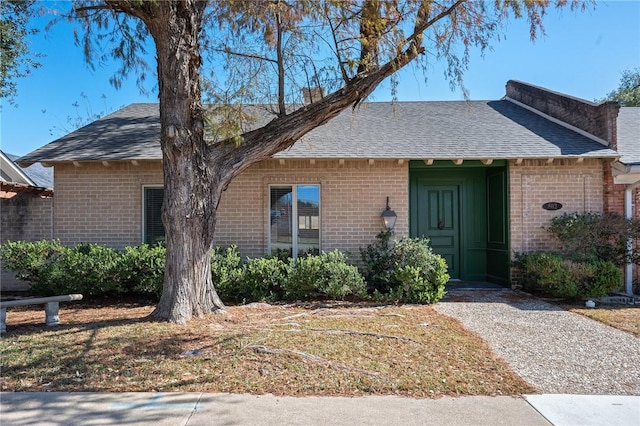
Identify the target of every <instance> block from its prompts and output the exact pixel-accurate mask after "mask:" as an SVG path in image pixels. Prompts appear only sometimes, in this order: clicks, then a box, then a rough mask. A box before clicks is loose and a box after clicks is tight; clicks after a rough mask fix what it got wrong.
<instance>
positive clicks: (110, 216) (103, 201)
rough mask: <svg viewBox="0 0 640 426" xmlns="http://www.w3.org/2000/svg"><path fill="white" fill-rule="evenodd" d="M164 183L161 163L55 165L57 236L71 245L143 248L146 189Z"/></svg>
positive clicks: (55, 224) (55, 221) (55, 222)
mask: <svg viewBox="0 0 640 426" xmlns="http://www.w3.org/2000/svg"><path fill="white" fill-rule="evenodd" d="M162 182H163V178H162V164H161V163H160V162H159V161H155V162H139V163H138V165H133V164H131V163H128V162H110V163H109V166H104V165H103V164H102V163H80V167H76V166H74V165H73V164H70V163H69V164H60V165H56V166H55V187H56V195H55V214H54V237H55V238H58V239H60V241H62V243H64V244H68V245H74V244H78V243H99V244H105V245H108V246H110V247H114V248H123V247H125V246H127V245H137V244H140V242H141V240H142V187H143V185H160V186H162Z"/></svg>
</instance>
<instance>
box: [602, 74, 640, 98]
mask: <svg viewBox="0 0 640 426" xmlns="http://www.w3.org/2000/svg"><path fill="white" fill-rule="evenodd" d="M605 101H616V102H618V103H619V104H620V105H622V106H625V107H637V106H640V68H635V69H627V70H624V71H622V77H621V78H620V85H619V86H618V88H617V89H616V90H614V91H612V92H610V93H609V94H608V95H607V96H606V97H604V98H603V99H600V102H605Z"/></svg>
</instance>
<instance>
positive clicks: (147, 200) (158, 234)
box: [143, 188, 165, 244]
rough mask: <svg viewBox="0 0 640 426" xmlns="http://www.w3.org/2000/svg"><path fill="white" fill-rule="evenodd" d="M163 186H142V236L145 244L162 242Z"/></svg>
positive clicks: (163, 235) (163, 236)
mask: <svg viewBox="0 0 640 426" xmlns="http://www.w3.org/2000/svg"><path fill="white" fill-rule="evenodd" d="M163 197H164V189H163V188H144V212H143V216H144V228H143V229H144V236H143V240H144V242H145V243H147V244H156V243H158V242H164V240H165V234H164V225H163V224H162V199H163Z"/></svg>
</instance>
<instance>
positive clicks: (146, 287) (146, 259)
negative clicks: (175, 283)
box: [119, 244, 167, 299]
mask: <svg viewBox="0 0 640 426" xmlns="http://www.w3.org/2000/svg"><path fill="white" fill-rule="evenodd" d="M121 254H122V256H121V260H120V268H119V274H120V280H121V285H122V287H123V291H124V292H125V293H128V294H135V295H143V296H148V297H151V298H154V299H160V296H161V295H162V283H163V280H164V266H165V261H166V255H167V249H166V248H165V247H164V245H162V244H155V245H148V244H141V245H139V246H134V247H125V249H124V251H123V252H122V253H121Z"/></svg>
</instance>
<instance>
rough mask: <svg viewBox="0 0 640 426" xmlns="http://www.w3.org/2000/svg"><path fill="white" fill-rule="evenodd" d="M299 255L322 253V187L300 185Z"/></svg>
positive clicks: (298, 193)
mask: <svg viewBox="0 0 640 426" xmlns="http://www.w3.org/2000/svg"><path fill="white" fill-rule="evenodd" d="M296 189H297V195H298V203H297V204H298V255H304V254H307V253H312V254H318V253H320V186H318V185H298V187H297V188H296Z"/></svg>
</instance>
